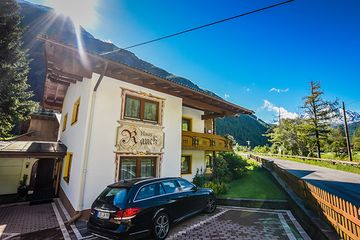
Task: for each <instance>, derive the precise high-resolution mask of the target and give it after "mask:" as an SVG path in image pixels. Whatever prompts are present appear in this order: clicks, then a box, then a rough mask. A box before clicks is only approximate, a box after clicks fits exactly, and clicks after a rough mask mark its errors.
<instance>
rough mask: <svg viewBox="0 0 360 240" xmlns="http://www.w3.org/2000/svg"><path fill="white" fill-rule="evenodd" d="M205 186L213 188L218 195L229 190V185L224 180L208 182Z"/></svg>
mask: <svg viewBox="0 0 360 240" xmlns="http://www.w3.org/2000/svg"><path fill="white" fill-rule="evenodd" d="M204 187H206V188H210V189H212V190H213V191H214V194H215V195H216V196H219V195H223V194H225V193H226V192H227V191H228V187H227V186H226V184H225V183H223V182H222V183H221V182H207V183H206V184H205V185H204Z"/></svg>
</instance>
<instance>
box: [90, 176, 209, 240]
mask: <svg viewBox="0 0 360 240" xmlns="http://www.w3.org/2000/svg"><path fill="white" fill-rule="evenodd" d="M215 209H216V203H215V197H214V193H213V191H212V190H211V189H206V188H198V187H197V186H195V185H194V184H192V183H190V182H188V181H187V180H185V179H182V178H146V179H144V178H142V179H139V178H138V179H131V180H122V181H120V182H117V183H114V184H111V185H109V186H108V187H107V188H106V189H105V190H104V191H103V192H102V193H101V194H100V196H99V197H98V198H97V199H96V200H95V202H94V203H93V204H92V207H91V215H90V219H89V222H88V230H89V232H91V233H93V234H95V235H100V236H104V237H108V238H116V239H125V238H126V239H127V238H139V237H145V236H150V235H152V236H153V237H154V238H155V239H165V238H166V236H167V235H168V233H169V231H170V227H171V225H172V224H173V223H176V222H178V221H180V220H182V219H184V218H187V217H189V216H192V215H194V214H196V213H198V212H201V211H204V212H207V213H212V212H214V211H215Z"/></svg>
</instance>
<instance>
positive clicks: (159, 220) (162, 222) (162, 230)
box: [153, 212, 170, 240]
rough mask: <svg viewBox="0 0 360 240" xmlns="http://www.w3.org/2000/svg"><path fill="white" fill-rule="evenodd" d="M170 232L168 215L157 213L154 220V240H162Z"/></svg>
mask: <svg viewBox="0 0 360 240" xmlns="http://www.w3.org/2000/svg"><path fill="white" fill-rule="evenodd" d="M169 231H170V218H169V215H167V214H166V213H164V212H162V213H159V214H158V215H157V216H156V217H155V219H154V226H153V235H154V237H155V239H156V240H163V239H165V238H166V236H167V235H168V234H169Z"/></svg>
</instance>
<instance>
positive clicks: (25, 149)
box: [0, 141, 67, 158]
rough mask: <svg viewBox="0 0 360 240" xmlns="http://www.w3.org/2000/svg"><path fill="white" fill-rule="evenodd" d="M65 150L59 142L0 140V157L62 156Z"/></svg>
mask: <svg viewBox="0 0 360 240" xmlns="http://www.w3.org/2000/svg"><path fill="white" fill-rule="evenodd" d="M66 150H67V147H66V146H65V145H64V144H62V143H59V142H42V141H0V157H36V158H46V157H64V156H65V154H66Z"/></svg>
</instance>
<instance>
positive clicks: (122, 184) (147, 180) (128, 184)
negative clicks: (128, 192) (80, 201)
mask: <svg viewBox="0 0 360 240" xmlns="http://www.w3.org/2000/svg"><path fill="white" fill-rule="evenodd" d="M167 179H177V177H165V178H152V177H150V178H133V179H129V180H121V181H119V182H116V183H113V184H110V185H109V186H108V187H113V188H119V187H125V188H128V187H132V186H133V185H136V184H139V183H142V184H145V183H152V182H157V181H162V180H167Z"/></svg>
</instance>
